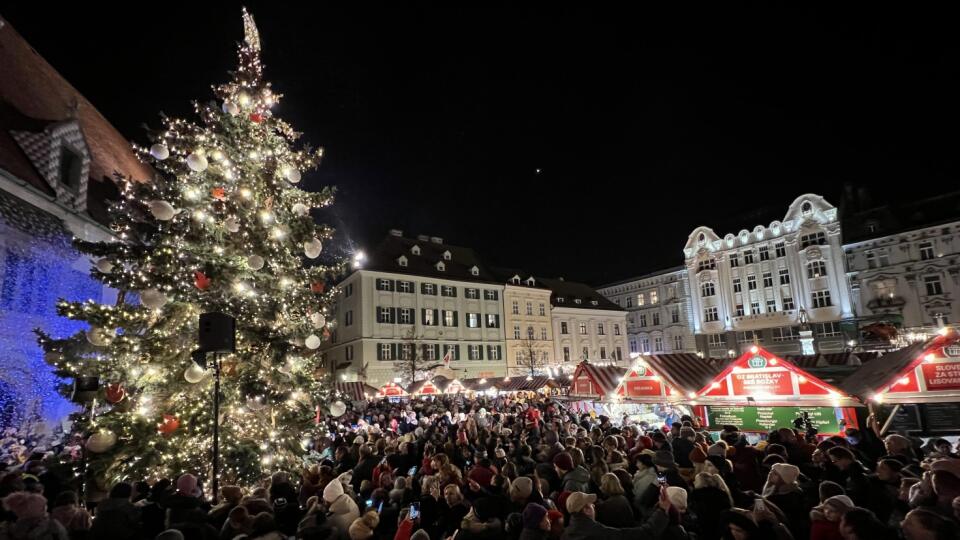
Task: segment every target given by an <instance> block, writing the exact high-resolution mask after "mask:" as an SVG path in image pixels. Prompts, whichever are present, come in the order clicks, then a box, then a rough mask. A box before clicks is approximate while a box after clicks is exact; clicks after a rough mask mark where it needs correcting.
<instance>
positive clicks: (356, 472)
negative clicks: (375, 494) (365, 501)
mask: <svg viewBox="0 0 960 540" xmlns="http://www.w3.org/2000/svg"><path fill="white" fill-rule="evenodd" d="M379 463H380V459H379V458H377V457H374V456H370V457H368V458H364V459H363V460H361V461H360V463H357V466H356V467H354V468H353V480H352V481H351V482H350V485H351V486H353V492H354V493H360V484H361V483H362V482H363V481H364V480H370V481H371V482H373V469H375V468H376V466H377V465H378V464H379ZM374 487H375V488H376V487H377V486H374Z"/></svg>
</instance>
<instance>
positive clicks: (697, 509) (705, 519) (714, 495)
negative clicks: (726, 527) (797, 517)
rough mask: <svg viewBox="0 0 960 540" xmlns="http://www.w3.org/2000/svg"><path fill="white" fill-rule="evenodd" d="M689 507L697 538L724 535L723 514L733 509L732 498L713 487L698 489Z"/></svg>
mask: <svg viewBox="0 0 960 540" xmlns="http://www.w3.org/2000/svg"><path fill="white" fill-rule="evenodd" d="M688 505H689V508H688V512H689V513H690V514H692V515H693V516H694V517H695V518H696V523H697V532H698V534H697V538H698V539H700V540H718V539H719V538H720V537H721V536H722V535H723V524H722V523H723V513H724V512H726V511H727V510H729V509H730V508H731V504H730V496H729V495H727V494H726V492H724V491H723V490H722V489H720V488H715V487H713V486H708V487H702V488H697V489H694V490H693V491H691V492H690V500H689V502H688ZM800 540H802V539H800Z"/></svg>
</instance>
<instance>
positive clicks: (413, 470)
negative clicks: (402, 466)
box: [407, 465, 417, 476]
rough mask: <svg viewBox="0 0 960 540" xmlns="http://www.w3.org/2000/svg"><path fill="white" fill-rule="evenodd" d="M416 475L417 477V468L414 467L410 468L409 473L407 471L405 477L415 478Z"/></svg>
mask: <svg viewBox="0 0 960 540" xmlns="http://www.w3.org/2000/svg"><path fill="white" fill-rule="evenodd" d="M416 475H417V466H416V465H414V466H413V467H410V470H409V471H407V476H416Z"/></svg>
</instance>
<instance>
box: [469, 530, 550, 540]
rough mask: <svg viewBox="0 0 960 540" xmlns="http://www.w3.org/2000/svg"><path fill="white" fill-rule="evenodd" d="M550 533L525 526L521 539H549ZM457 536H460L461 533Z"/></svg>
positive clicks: (521, 532)
mask: <svg viewBox="0 0 960 540" xmlns="http://www.w3.org/2000/svg"><path fill="white" fill-rule="evenodd" d="M549 534H550V533H548V532H547V531H544V530H542V529H527V528H526V527H524V529H523V530H522V531H520V540H547V536H548V535H549ZM457 538H460V535H459V534H458V535H457Z"/></svg>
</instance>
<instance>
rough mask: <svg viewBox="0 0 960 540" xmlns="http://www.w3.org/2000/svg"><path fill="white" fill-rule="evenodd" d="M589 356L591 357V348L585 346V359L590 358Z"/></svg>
mask: <svg viewBox="0 0 960 540" xmlns="http://www.w3.org/2000/svg"><path fill="white" fill-rule="evenodd" d="M588 358H590V349H588V348H587V347H584V348H583V359H584V360H586V359H588Z"/></svg>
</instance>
